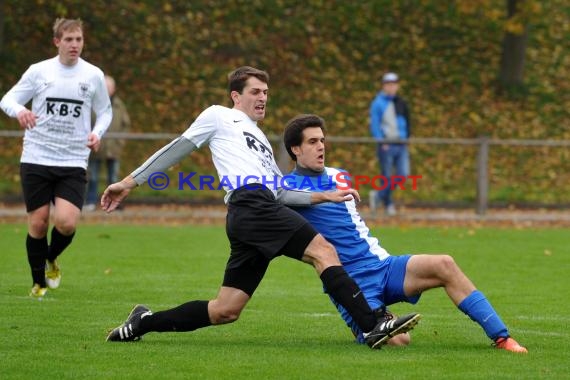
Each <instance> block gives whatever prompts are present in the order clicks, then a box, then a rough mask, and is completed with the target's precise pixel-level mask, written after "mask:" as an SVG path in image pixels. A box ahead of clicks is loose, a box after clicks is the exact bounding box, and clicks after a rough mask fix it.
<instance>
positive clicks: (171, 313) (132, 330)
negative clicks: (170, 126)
mask: <svg viewBox="0 0 570 380" xmlns="http://www.w3.org/2000/svg"><path fill="white" fill-rule="evenodd" d="M228 80H229V95H230V98H231V101H232V103H233V107H232V108H227V107H223V106H219V105H214V106H211V107H209V108H207V109H205V110H204V111H202V113H201V114H200V115H199V116H198V117H197V118H196V120H195V121H194V122H193V123H192V124H191V125H190V127H189V128H188V129H187V130H186V131H185V132H184V133H183V134H182V136H180V137H178V138H176V139H174V140H173V141H172V142H171V143H169V144H168V145H166V146H165V147H163V148H162V149H160V150H159V151H158V152H156V153H155V154H154V155H152V156H151V157H150V158H149V159H148V160H147V161H146V162H145V163H144V164H142V165H141V166H140V167H139V168H138V169H136V170H135V171H134V172H132V173H131V174H130V175H129V176H127V177H126V178H124V179H123V180H122V181H120V182H117V183H114V184H112V185H110V186H109V187H107V189H106V190H105V192H104V193H103V196H102V197H101V206H102V207H103V209H104V210H106V211H108V212H111V211H113V210H114V209H115V208H116V207H117V206H118V205H119V203H120V202H121V201H122V200H123V199H124V198H125V197H126V196H127V195H128V194H129V192H130V191H131V189H133V188H135V187H136V186H138V185H142V184H143V183H144V182H146V181H147V179H149V177H150V176H151V175H152V174H153V173H155V172H162V171H164V170H166V169H167V168H169V167H170V166H172V165H174V164H175V163H177V162H178V161H180V160H181V159H182V158H184V157H186V156H188V155H189V154H190V153H191V152H192V151H194V150H195V149H197V148H200V147H202V146H204V145H209V147H210V150H211V152H212V157H213V162H214V165H215V167H216V169H217V171H218V175H219V177H220V183H221V184H223V185H224V188H225V190H226V191H227V194H226V196H225V202H226V203H227V206H228V215H227V219H226V233H227V235H228V238H229V240H230V247H231V254H230V257H229V260H228V263H227V265H226V271H225V275H224V279H223V283H222V286H221V288H220V289H219V292H218V295H217V297H216V298H215V299H213V300H210V301H203V300H196V301H190V302H186V303H184V304H182V305H180V306H177V307H175V308H172V309H169V310H164V311H159V312H155V313H152V312H151V311H150V310H149V309H148V308H147V307H146V306H143V305H137V306H135V307H134V308H133V310H132V311H131V313H130V314H129V316H128V317H127V320H126V321H125V322H124V323H123V324H121V325H120V326H119V327H117V328H115V329H113V330H112V331H111V332H110V333H109V334H108V336H107V340H108V341H133V340H138V339H140V338H141V337H142V336H143V335H144V334H146V333H148V332H151V331H153V332H184V331H193V330H196V329H198V328H202V327H207V326H210V325H219V324H224V323H230V322H234V321H236V320H237V319H238V317H239V315H240V313H241V311H242V310H243V308H244V307H245V306H246V304H247V302H248V301H249V299H250V298H251V296H252V295H253V293H254V291H255V289H256V288H257V286H258V285H259V283H260V282H261V280H262V278H263V276H264V274H265V271H266V270H267V267H268V265H269V262H270V261H271V260H272V259H273V258H275V257H277V256H281V255H284V256H288V257H291V258H293V259H296V260H300V261H303V262H306V263H308V264H310V265H313V267H314V268H315V270H316V271H317V274H318V275H319V276H320V278H321V280H322V282H323V285H324V286H325V287H326V288H327V289H328V291H329V294H330V295H331V297H333V298H334V299H335V300H336V302H338V303H339V304H342V305H343V306H344V307H345V308H346V309H347V310H348V313H350V314H351V315H352V317H353V318H354V320H355V321H356V322H355V323H357V324H358V326H359V328H360V329H361V330H362V331H364V332H365V333H364V339H365V341H366V343H367V344H368V345H369V346H370V347H371V348H380V347H381V346H382V345H383V344H384V343H386V341H387V340H388V339H389V338H390V336H392V335H395V334H399V333H404V332H406V331H408V330H409V329H411V328H412V327H413V326H414V325H415V324H416V323H417V320H418V319H419V315H418V314H410V315H408V316H404V317H401V318H399V319H397V320H389V321H387V320H385V318H384V317H385V316H384V315H378V314H377V313H374V312H373V311H372V310H371V309H370V307H369V306H368V304H367V303H366V300H365V299H364V297H362V292H361V291H360V289H358V287H357V286H356V284H355V283H354V281H353V280H352V279H351V278H350V277H349V276H348V275H347V274H346V272H345V271H344V269H343V268H342V266H341V265H340V262H339V260H338V256H337V255H336V252H335V250H334V247H333V246H332V245H330V244H329V243H328V242H327V241H325V239H323V237H322V236H321V235H319V234H318V233H317V232H316V231H315V230H314V228H313V227H312V226H311V225H310V224H309V223H308V222H307V221H306V220H305V219H303V218H302V217H301V216H299V214H297V213H296V212H294V211H293V210H291V209H289V208H287V207H285V206H284V204H300V205H309V204H311V203H321V202H327V201H332V202H344V201H345V200H347V199H353V197H358V193H357V192H356V191H354V190H343V191H336V192H329V193H312V194H311V193H307V192H298V191H284V189H282V188H281V187H280V181H279V179H280V178H281V176H282V175H281V172H280V170H279V168H278V167H277V164H276V163H275V159H274V157H273V151H272V149H271V145H270V144H269V141H268V140H267V138H266V136H265V134H264V133H263V132H262V131H261V129H259V127H258V126H257V122H258V121H260V120H262V119H263V118H264V117H265V111H266V105H267V95H268V90H269V87H268V82H269V75H268V74H267V73H266V72H265V71H262V70H259V69H256V68H253V67H249V66H244V67H240V68H238V69H236V70H234V71H233V72H232V73H230V75H229V77H228ZM246 178H249V179H250V181H246ZM244 182H246V183H244ZM189 254H197V255H199V254H200V252H194V253H189ZM284 286H285V287H286V286H287V285H286V284H284Z"/></svg>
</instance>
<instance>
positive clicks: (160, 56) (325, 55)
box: [0, 0, 570, 204]
mask: <svg viewBox="0 0 570 380" xmlns="http://www.w3.org/2000/svg"><path fill="white" fill-rule="evenodd" d="M520 3H521V4H522V5H521V12H520V13H519V14H518V15H517V17H516V18H513V19H509V20H507V17H506V16H507V5H506V1H490V0H478V1H477V0H474V1H459V0H457V1H438V0H414V1H388V0H376V1H321V0H306V1H293V0H290V1H286V0H267V1H266V0H250V1H245V0H234V1H222V0H210V1H160V2H157V1H148V0H139V1H115V2H107V1H91V2H79V1H70V0H67V1H58V2H52V1H45V0H27V1H18V0H6V1H4V2H3V4H2V5H0V7H3V24H0V28H2V33H1V34H0V37H1V39H2V40H1V41H0V61H1V62H2V70H1V71H0V93H2V94H3V93H5V92H6V91H7V90H8V89H9V88H10V86H12V85H13V84H14V83H15V82H16V81H17V80H18V78H19V76H20V75H21V74H22V72H23V70H25V68H26V67H27V66H28V65H30V64H31V63H34V62H36V61H39V60H42V59H45V58H47V57H50V56H53V55H54V54H55V49H54V47H53V45H52V44H51V41H50V40H51V26H52V23H53V20H54V19H55V18H56V17H58V16H66V17H81V18H82V19H83V20H84V22H85V24H86V30H85V37H86V47H85V50H84V53H83V57H84V58H85V59H87V60H88V61H91V62H93V63H95V64H97V65H98V66H100V67H101V68H102V69H103V70H104V71H106V72H108V73H110V74H112V75H113V76H114V77H115V78H116V80H117V84H118V91H119V93H120V95H121V97H122V98H123V99H124V101H125V102H126V103H127V105H128V107H129V111H130V113H131V118H132V120H133V126H134V128H135V130H136V131H138V132H168V133H178V132H181V131H183V130H184V129H185V128H186V127H187V126H188V124H189V122H191V121H192V120H193V118H194V117H195V116H197V114H198V113H199V112H200V111H201V110H202V109H203V108H204V107H206V106H208V105H210V104H226V105H227V104H228V96H227V94H226V75H227V73H228V72H229V71H230V70H232V69H233V68H235V67H237V66H241V65H252V66H257V67H260V68H263V69H266V70H267V71H268V72H269V73H270V75H271V82H270V88H271V90H270V105H269V111H268V117H267V119H266V120H265V121H264V123H263V128H264V129H265V130H266V131H267V132H268V134H270V135H271V134H273V135H279V134H280V133H281V131H282V128H283V125H284V123H285V122H286V121H287V120H288V119H289V118H291V117H293V116H294V115H296V114H298V113H318V114H319V115H321V116H323V117H324V118H325V119H326V120H327V124H328V131H329V135H330V136H338V137H341V136H352V137H368V136H369V133H368V105H369V102H370V100H371V99H372V98H373V96H374V94H375V93H376V91H378V90H379V77H380V76H381V74H382V73H383V72H385V71H387V70H391V71H396V72H398V73H399V74H400V76H401V78H402V82H401V84H402V86H401V94H402V95H403V96H404V97H405V98H406V99H407V100H408V101H409V103H410V105H411V109H412V117H413V135H414V136H415V137H449V138H474V137H479V136H490V137H492V138H500V139H554V140H570V117H569V114H570V111H568V110H569V109H570V80H568V78H570V55H569V52H570V38H569V36H570V23H569V21H568V20H569V19H570V6H569V5H568V2H567V1H564V0H551V1H538V0H527V1H521V2H520ZM2 25H3V26H2ZM523 27H528V33H529V34H528V38H529V39H528V45H527V48H526V54H525V71H524V86H522V87H520V88H518V89H517V91H516V92H512V91H511V92H508V91H500V90H501V89H500V86H499V81H498V74H499V67H500V59H501V54H502V41H503V37H504V35H505V33H506V32H509V33H518V32H521V30H522V29H521V28H523ZM0 129H3V130H9V129H17V125H16V124H15V122H14V121H13V120H9V119H8V118H7V117H5V115H2V116H1V117H0ZM2 141H3V142H2V146H3V148H2V152H1V153H0V175H1V176H2V177H3V181H6V179H8V180H9V182H10V183H5V182H2V183H1V187H0V193H4V194H6V193H14V192H16V193H17V192H18V191H19V187H18V186H19V185H18V186H13V184H14V183H17V168H16V167H15V166H17V162H18V161H17V157H18V156H19V150H20V144H19V141H18V143H16V139H13V138H12V139H8V140H6V139H2ZM6 141H7V142H6ZM163 143H164V141H159V142H130V143H129V144H128V150H129V154H128V157H125V159H124V160H123V168H124V169H125V170H126V171H129V170H131V169H133V168H134V167H135V166H136V165H137V164H138V163H140V162H141V160H143V159H144V158H145V157H146V156H147V155H148V154H149V153H152V152H153V151H154V150H155V149H156V148H158V147H159V146H161V145H162V144H163ZM374 149H375V147H374V145H373V144H370V143H359V144H347V143H335V144H334V145H333V146H331V147H330V153H331V154H330V155H329V158H328V163H329V164H330V165H337V166H341V167H343V168H345V169H347V170H350V171H353V172H359V173H361V174H373V173H374V172H377V162H376V157H375V153H374ZM411 150H412V164H413V172H414V174H421V175H422V176H423V182H419V184H418V190H417V191H415V192H401V193H400V194H398V197H400V199H403V200H404V201H407V202H413V201H424V202H465V201H467V202H469V201H472V200H473V199H474V197H475V175H476V168H475V165H476V161H475V158H476V155H477V150H476V147H474V146H466V145H431V144H416V145H412V147H411ZM569 158H570V154H569V148H568V147H567V146H566V147H551V148H548V147H546V148H545V147H510V146H492V147H491V153H490V165H491V167H490V181H491V187H490V197H491V201H493V202H502V203H510V202H525V203H535V202H539V203H546V204H556V203H568V202H570V199H569V196H568V194H570V164H569V162H570V160H569ZM182 168H183V169H184V170H203V171H204V172H206V173H211V172H212V168H211V164H210V158H209V156H208V154H207V152H200V153H198V154H196V155H195V159H194V161H193V162H191V163H185V164H184V166H182ZM215 196H216V197H218V198H219V197H220V194H216V195H215Z"/></svg>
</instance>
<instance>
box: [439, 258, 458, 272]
mask: <svg viewBox="0 0 570 380" xmlns="http://www.w3.org/2000/svg"><path fill="white" fill-rule="evenodd" d="M439 267H440V271H441V273H445V274H447V275H454V274H455V273H456V272H457V271H458V270H459V267H458V266H457V263H456V262H455V260H454V259H453V257H452V256H450V255H441V256H440V257H439Z"/></svg>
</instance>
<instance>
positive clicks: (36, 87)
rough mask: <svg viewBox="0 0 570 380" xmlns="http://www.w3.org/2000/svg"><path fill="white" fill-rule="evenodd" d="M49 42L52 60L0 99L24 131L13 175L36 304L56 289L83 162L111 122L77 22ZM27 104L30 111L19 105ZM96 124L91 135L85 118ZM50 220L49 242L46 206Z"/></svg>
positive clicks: (80, 191)
mask: <svg viewBox="0 0 570 380" xmlns="http://www.w3.org/2000/svg"><path fill="white" fill-rule="evenodd" d="M53 43H54V44H55V46H56V47H57V51H58V55H57V56H56V57H53V58H51V59H47V60H45V61H41V62H38V63H36V64H33V65H31V66H30V67H29V68H28V70H26V72H24V74H23V75H22V77H21V79H20V80H19V81H18V83H16V85H15V86H14V87H12V88H11V89H10V90H9V91H8V92H7V93H6V94H5V95H4V97H3V98H2V101H1V102H0V107H1V108H2V110H3V111H4V112H5V113H6V114H7V115H8V116H10V117H14V118H17V119H18V122H19V124H20V126H21V127H22V128H24V129H25V134H24V144H23V151H22V157H21V159H20V176H21V180H22V189H23V193H24V201H25V203H26V211H27V213H28V235H27V237H26V249H27V252H28V262H29V264H30V268H31V271H32V280H33V286H32V290H31V292H30V296H32V297H36V298H39V299H41V298H42V297H43V296H44V295H45V294H46V291H47V288H48V287H50V288H57V287H58V286H59V283H60V280H61V271H60V268H59V265H58V263H57V261H56V259H57V257H58V256H59V255H61V253H62V252H63V250H64V249H65V248H66V247H67V246H68V245H69V244H70V243H71V241H72V239H73V236H74V234H75V230H76V227H77V222H78V221H79V216H80V213H81V207H82V205H83V198H84V193H85V184H86V168H87V159H88V157H89V153H90V151H91V150H97V149H98V148H99V144H100V140H101V137H102V136H103V134H104V133H105V131H106V130H107V128H108V127H109V124H110V122H111V118H112V110H111V102H110V100H109V95H108V94H107V89H106V87H105V81H104V79H103V72H102V71H101V70H100V69H99V68H98V67H96V66H94V65H92V64H91V63H88V62H86V61H85V60H83V59H82V58H81V57H80V56H81V51H82V50H83V43H84V40H83V24H82V22H81V20H80V19H63V18H60V19H57V20H56V21H55V23H54V25H53ZM30 100H31V101H32V107H31V110H30V109H27V108H26V104H27V103H28V102H29V101H30ZM92 111H93V112H94V113H95V115H96V122H95V125H94V126H93V131H92V130H91V113H92ZM52 203H53V222H54V226H53V228H52V230H51V237H50V242H49V244H48V240H47V233H48V230H49V218H50V205H51V204H52Z"/></svg>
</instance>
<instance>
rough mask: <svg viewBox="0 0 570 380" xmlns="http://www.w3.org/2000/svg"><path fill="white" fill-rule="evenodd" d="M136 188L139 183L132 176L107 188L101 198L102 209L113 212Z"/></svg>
mask: <svg viewBox="0 0 570 380" xmlns="http://www.w3.org/2000/svg"><path fill="white" fill-rule="evenodd" d="M135 187H137V183H136V182H135V180H134V179H133V177H131V176H130V175H129V176H127V177H125V178H124V179H123V180H122V181H120V182H115V183H113V184H111V185H109V186H107V188H106V189H105V191H104V192H103V195H102V196H101V208H102V209H103V210H104V211H106V212H112V211H113V210H115V209H116V208H117V207H118V206H119V205H120V204H121V202H122V201H123V200H124V199H125V198H126V197H127V195H129V193H130V192H131V190H132V189H134V188H135Z"/></svg>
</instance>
